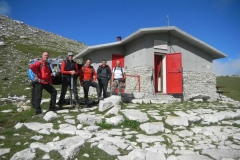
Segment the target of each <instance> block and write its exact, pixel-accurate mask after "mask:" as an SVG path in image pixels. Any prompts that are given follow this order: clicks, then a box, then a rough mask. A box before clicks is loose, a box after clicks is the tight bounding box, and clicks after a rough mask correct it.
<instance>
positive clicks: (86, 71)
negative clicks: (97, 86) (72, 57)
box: [80, 66, 97, 83]
mask: <svg viewBox="0 0 240 160" xmlns="http://www.w3.org/2000/svg"><path fill="white" fill-rule="evenodd" d="M96 79H97V74H96V71H95V69H94V68H93V66H83V67H82V69H81V70H80V83H82V82H83V81H90V80H93V81H96Z"/></svg>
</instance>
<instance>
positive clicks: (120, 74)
mask: <svg viewBox="0 0 240 160" xmlns="http://www.w3.org/2000/svg"><path fill="white" fill-rule="evenodd" d="M116 64H117V65H116V67H114V68H113V70H112V94H113V93H114V91H115V89H116V88H117V87H118V95H119V96H120V95H121V91H122V87H123V85H125V80H126V73H125V71H124V68H123V67H121V63H120V61H117V62H116Z"/></svg>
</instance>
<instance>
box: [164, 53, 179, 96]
mask: <svg viewBox="0 0 240 160" xmlns="http://www.w3.org/2000/svg"><path fill="white" fill-rule="evenodd" d="M166 64H167V66H166V69H167V93H168V94H180V93H182V54H181V53H173V54H167V55H166Z"/></svg>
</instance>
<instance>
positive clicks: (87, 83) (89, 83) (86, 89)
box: [83, 81, 101, 102]
mask: <svg viewBox="0 0 240 160" xmlns="http://www.w3.org/2000/svg"><path fill="white" fill-rule="evenodd" d="M90 86H91V87H94V88H96V92H97V95H98V98H99V97H101V95H100V89H99V85H98V84H97V83H96V82H93V81H83V90H84V99H85V101H86V102H88V92H89V87H90Z"/></svg>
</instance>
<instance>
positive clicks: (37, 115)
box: [32, 113, 45, 118]
mask: <svg viewBox="0 0 240 160" xmlns="http://www.w3.org/2000/svg"><path fill="white" fill-rule="evenodd" d="M44 115H45V114H44V113H36V115H35V116H32V118H34V117H44Z"/></svg>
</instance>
